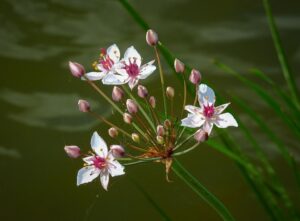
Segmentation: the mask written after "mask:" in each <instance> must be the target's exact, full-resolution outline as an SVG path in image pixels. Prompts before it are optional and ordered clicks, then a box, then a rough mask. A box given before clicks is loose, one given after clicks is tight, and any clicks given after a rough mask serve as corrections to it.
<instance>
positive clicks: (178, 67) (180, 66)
mask: <svg viewBox="0 0 300 221" xmlns="http://www.w3.org/2000/svg"><path fill="white" fill-rule="evenodd" d="M174 69H175V71H176V73H183V72H184V64H183V63H182V62H181V61H180V60H179V59H177V58H175V61H174Z"/></svg>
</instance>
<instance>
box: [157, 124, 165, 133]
mask: <svg viewBox="0 0 300 221" xmlns="http://www.w3.org/2000/svg"><path fill="white" fill-rule="evenodd" d="M156 134H157V135H158V136H164V135H165V129H164V127H163V126H162V125H158V126H157V127H156Z"/></svg>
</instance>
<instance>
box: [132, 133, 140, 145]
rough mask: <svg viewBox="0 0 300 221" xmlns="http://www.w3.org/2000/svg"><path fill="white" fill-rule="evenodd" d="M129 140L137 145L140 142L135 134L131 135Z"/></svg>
mask: <svg viewBox="0 0 300 221" xmlns="http://www.w3.org/2000/svg"><path fill="white" fill-rule="evenodd" d="M131 139H132V140H133V141H134V142H136V143H139V142H140V136H139V135H138V134H137V133H132V134H131Z"/></svg>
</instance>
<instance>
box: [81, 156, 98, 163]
mask: <svg viewBox="0 0 300 221" xmlns="http://www.w3.org/2000/svg"><path fill="white" fill-rule="evenodd" d="M94 159H95V157H94V156H88V157H84V158H82V160H83V161H84V162H85V163H87V164H88V165H92V164H93V162H94V161H93V160H94Z"/></svg>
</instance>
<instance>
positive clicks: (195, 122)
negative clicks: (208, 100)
mask: <svg viewBox="0 0 300 221" xmlns="http://www.w3.org/2000/svg"><path fill="white" fill-rule="evenodd" d="M204 122H205V119H204V118H202V117H201V116H199V115H198V114H189V115H188V117H187V118H184V119H182V120H181V126H184V127H191V128H197V127H201V126H202V125H203V123H204Z"/></svg>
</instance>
